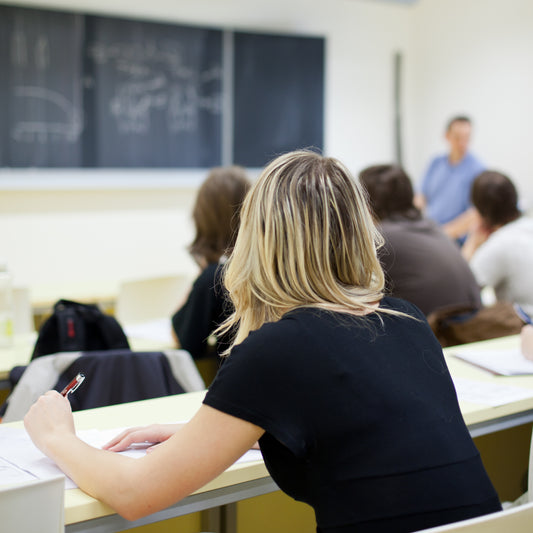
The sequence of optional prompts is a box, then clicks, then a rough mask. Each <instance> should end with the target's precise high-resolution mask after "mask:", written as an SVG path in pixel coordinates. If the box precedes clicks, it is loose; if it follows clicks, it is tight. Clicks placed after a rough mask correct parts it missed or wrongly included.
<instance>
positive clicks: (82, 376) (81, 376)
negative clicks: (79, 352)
mask: <svg viewBox="0 0 533 533" xmlns="http://www.w3.org/2000/svg"><path fill="white" fill-rule="evenodd" d="M84 379H85V374H78V375H77V376H76V377H75V378H74V379H73V380H72V381H71V382H70V383H69V384H68V385H67V386H66V387H65V388H64V389H63V390H62V391H61V396H68V395H69V394H70V393H71V392H74V391H75V390H76V389H77V388H78V387H79V386H80V385H81V384H82V383H83V380H84Z"/></svg>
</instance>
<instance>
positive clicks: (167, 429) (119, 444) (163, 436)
mask: <svg viewBox="0 0 533 533" xmlns="http://www.w3.org/2000/svg"><path fill="white" fill-rule="evenodd" d="M183 425H184V424H152V425H151V426H144V427H134V428H129V429H126V430H125V431H123V432H122V433H120V434H119V435H117V436H116V437H115V438H114V439H112V440H111V441H109V442H108V443H107V444H105V445H104V446H103V447H102V448H103V449H104V450H109V451H111V452H122V451H124V450H126V449H127V448H129V447H130V446H131V445H132V444H136V443H153V444H159V443H161V442H163V441H165V440H167V439H168V438H170V437H172V435H174V433H176V431H178V429H180V428H181V427H182V426H183ZM151 448H153V446H152V447H151ZM151 448H148V449H147V450H146V451H147V452H148V451H150V449H151Z"/></svg>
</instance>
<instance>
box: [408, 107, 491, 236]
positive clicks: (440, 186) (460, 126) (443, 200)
mask: <svg viewBox="0 0 533 533" xmlns="http://www.w3.org/2000/svg"><path fill="white" fill-rule="evenodd" d="M471 132H472V125H471V122H470V119H469V118H468V117H465V116H457V117H454V118H452V119H451V120H450V121H449V122H448V126H447V128H446V140H447V141H448V144H449V146H450V152H449V153H448V154H447V155H442V156H439V157H436V158H435V159H433V161H432V162H431V164H430V166H429V169H428V170H427V172H426V174H425V176H424V178H423V180H422V185H421V191H420V194H418V195H417V199H416V204H417V207H420V208H421V209H425V212H426V215H427V216H428V217H429V218H431V219H433V220H435V221H436V222H437V223H438V224H440V225H441V226H442V229H443V230H444V231H445V232H446V233H447V234H448V235H449V236H450V237H451V238H452V239H461V238H462V237H464V235H465V234H466V233H467V231H468V228H469V227H470V225H471V223H472V221H473V219H474V217H475V211H474V210H473V209H472V207H471V204H470V188H471V185H472V182H473V180H474V178H475V177H476V176H477V175H478V174H480V173H481V172H483V170H485V165H484V164H483V163H481V161H479V159H477V158H476V157H475V156H473V155H472V154H471V153H469V152H468V145H469V142H470V135H471Z"/></svg>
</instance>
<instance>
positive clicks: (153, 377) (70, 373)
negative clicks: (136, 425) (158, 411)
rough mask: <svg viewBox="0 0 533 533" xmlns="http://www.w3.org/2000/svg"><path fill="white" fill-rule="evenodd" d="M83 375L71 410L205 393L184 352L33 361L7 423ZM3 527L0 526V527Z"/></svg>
mask: <svg viewBox="0 0 533 533" xmlns="http://www.w3.org/2000/svg"><path fill="white" fill-rule="evenodd" d="M78 372H82V373H84V374H85V375H86V380H85V382H84V383H83V385H82V386H81V387H80V388H79V389H78V390H77V391H76V392H75V393H74V394H72V395H70V396H69V400H70V403H71V405H72V409H73V410H82V409H91V408H94V407H102V406H106V405H114V404H117V403H126V402H132V401H137V400H145V399H148V398H158V397H161V396H168V395H171V394H179V393H182V392H193V391H195V390H202V389H204V388H205V386H204V382H203V380H202V378H201V376H200V374H199V372H198V370H197V368H196V365H195V364H194V361H193V359H192V357H191V355H190V354H189V353H188V352H186V351H185V350H168V351H165V352H131V351H130V350H105V351H93V352H83V353H80V352H69V353H59V354H53V355H46V356H43V357H39V358H37V359H35V360H34V361H32V362H31V363H30V364H29V366H28V368H27V369H26V371H25V372H24V374H22V377H21V379H20V381H19V382H18V384H17V385H16V387H15V388H14V390H13V392H12V393H11V395H10V396H9V398H8V400H7V409H6V412H5V415H4V418H3V420H4V422H12V421H15V420H21V419H22V418H24V415H25V414H26V412H27V411H28V409H29V408H30V407H31V405H32V403H33V402H34V401H35V400H36V399H37V398H38V397H39V396H40V395H41V394H43V393H44V392H46V391H47V390H49V389H51V388H55V389H56V390H58V391H61V390H62V389H63V388H64V387H65V385H67V384H68V383H69V382H70V381H71V380H72V378H73V377H74V376H75V375H76V374H77V373H78ZM0 524H1V522H0Z"/></svg>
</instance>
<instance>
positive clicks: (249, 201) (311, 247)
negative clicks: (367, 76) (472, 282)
mask: <svg viewBox="0 0 533 533" xmlns="http://www.w3.org/2000/svg"><path fill="white" fill-rule="evenodd" d="M381 244H382V238H381V235H380V234H379V233H378V231H377V229H376V227H375V226H374V223H373V221H372V217H371V215H370V212H369V210H368V207H367V202H366V197H365V192H364V189H363V188H362V187H361V186H360V185H359V183H357V182H356V181H355V180H354V179H353V178H352V176H351V175H350V172H349V171H348V170H347V169H346V167H344V165H342V164H341V163H340V162H339V161H337V160H336V159H333V158H329V157H323V156H321V155H319V154H316V153H314V152H310V151H306V150H302V151H296V152H290V153H287V154H285V155H282V156H280V157H278V158H276V159H275V160H273V161H272V162H271V163H270V164H269V165H268V166H267V167H266V168H265V169H264V171H263V172H262V174H261V176H260V177H259V179H258V181H257V182H256V183H255V185H254V186H253V187H252V189H251V190H250V192H249V193H248V195H247V197H246V199H245V201H244V205H243V208H242V211H241V226H240V230H239V234H238V236H237V241H236V243H235V248H234V250H233V254H232V255H231V257H230V259H229V261H228V263H227V264H226V268H225V273H224V283H225V285H226V288H227V290H228V292H229V294H230V297H231V300H232V302H233V305H234V308H235V311H234V313H233V314H232V315H231V316H230V317H229V318H228V319H227V320H226V322H225V323H224V324H223V325H222V327H221V328H220V331H229V330H230V329H232V328H235V331H236V335H235V339H234V342H233V345H235V344H239V343H240V342H242V341H243V340H244V339H245V338H246V337H247V336H248V334H249V333H250V331H252V330H255V329H258V328H259V327H261V326H262V325H263V324H264V323H265V322H272V321H276V320H279V319H280V318H281V317H282V316H283V314H285V313H286V312H287V311H289V310H291V309H295V308H298V307H319V308H323V309H328V310H332V311H343V312H349V313H354V314H364V313H368V312H371V311H374V310H375V308H376V303H377V302H379V300H381V298H382V296H383V287H384V275H383V270H382V268H381V265H380V263H379V260H378V258H377V248H378V247H379V246H381ZM230 351H231V348H230V349H229V350H228V351H227V352H226V353H229V352H230Z"/></svg>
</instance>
